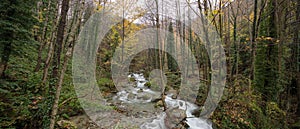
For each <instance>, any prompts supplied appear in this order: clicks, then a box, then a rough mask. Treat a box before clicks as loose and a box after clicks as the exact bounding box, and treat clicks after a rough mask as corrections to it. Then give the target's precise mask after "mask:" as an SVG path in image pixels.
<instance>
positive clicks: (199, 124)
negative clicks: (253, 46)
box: [114, 73, 212, 129]
mask: <svg viewBox="0 0 300 129" xmlns="http://www.w3.org/2000/svg"><path fill="white" fill-rule="evenodd" d="M128 77H134V79H135V80H136V86H137V87H136V88H130V90H129V91H120V92H118V93H117V96H115V97H114V99H119V100H120V101H122V102H125V103H149V102H151V100H152V96H151V95H157V94H160V93H158V92H156V91H152V90H151V89H149V88H147V87H145V86H144V85H145V83H146V82H147V80H146V79H145V78H144V76H143V74H135V73H134V74H130V75H128ZM139 90H142V91H143V92H140V93H138V91H139ZM129 94H133V95H134V98H128V96H129ZM139 94H141V95H145V94H148V95H150V96H151V97H150V99H148V100H143V99H138V97H137V95H139ZM171 96H172V94H169V95H167V96H166V98H165V102H166V105H167V108H179V109H181V110H185V113H186V116H187V118H186V124H187V125H188V126H189V129H212V124H211V122H209V121H208V120H207V119H202V118H198V117H195V116H194V115H193V114H192V112H193V111H195V110H199V107H198V106H197V105H195V104H193V103H190V102H187V101H184V100H179V99H172V98H171ZM165 118H166V113H165V112H162V113H161V114H160V115H158V116H157V117H156V118H155V119H154V120H153V121H151V122H148V123H144V124H143V125H141V127H140V128H142V129H166V126H165V122H164V121H165Z"/></svg>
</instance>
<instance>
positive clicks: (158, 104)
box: [154, 100, 164, 108]
mask: <svg viewBox="0 0 300 129" xmlns="http://www.w3.org/2000/svg"><path fill="white" fill-rule="evenodd" d="M163 106H164V104H163V101H162V100H159V101H157V102H156V104H155V105H154V107H155V108H159V107H163Z"/></svg>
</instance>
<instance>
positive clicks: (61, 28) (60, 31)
mask: <svg viewBox="0 0 300 129" xmlns="http://www.w3.org/2000/svg"><path fill="white" fill-rule="evenodd" d="M68 10H69V0H63V1H62V7H61V17H60V20H59V24H58V28H57V35H56V42H55V44H54V56H53V69H52V76H51V77H52V78H53V79H54V83H52V85H51V84H50V85H49V88H50V90H51V89H52V88H53V84H55V82H56V81H57V80H58V71H59V67H60V58H61V52H62V48H63V39H64V32H65V26H66V18H67V14H68Z"/></svg>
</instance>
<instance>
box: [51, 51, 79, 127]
mask: <svg viewBox="0 0 300 129" xmlns="http://www.w3.org/2000/svg"><path fill="white" fill-rule="evenodd" d="M72 48H73V47H72V46H71V47H69V49H68V52H67V54H66V55H65V59H64V63H63V68H62V70H61V73H60V77H59V81H58V85H57V88H56V94H55V99H54V104H53V107H52V112H51V119H50V129H54V125H55V121H56V114H57V111H58V101H59V98H60V93H61V89H62V84H63V80H64V75H65V71H66V69H67V66H68V61H69V58H70V57H71V55H72Z"/></svg>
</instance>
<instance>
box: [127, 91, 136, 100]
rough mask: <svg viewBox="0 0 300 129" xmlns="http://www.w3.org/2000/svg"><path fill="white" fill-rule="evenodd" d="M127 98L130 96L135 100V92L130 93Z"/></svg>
mask: <svg viewBox="0 0 300 129" xmlns="http://www.w3.org/2000/svg"><path fill="white" fill-rule="evenodd" d="M127 98H128V99H129V100H133V99H134V98H135V94H133V93H129V94H128V96H127Z"/></svg>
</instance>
